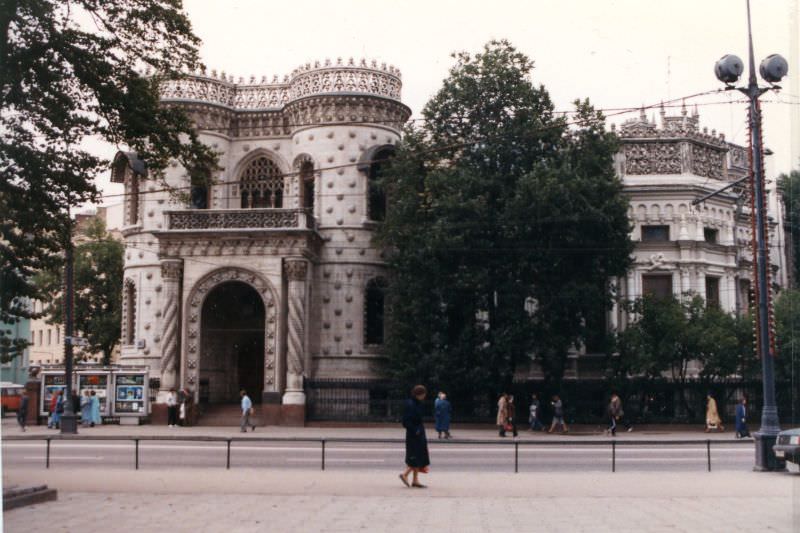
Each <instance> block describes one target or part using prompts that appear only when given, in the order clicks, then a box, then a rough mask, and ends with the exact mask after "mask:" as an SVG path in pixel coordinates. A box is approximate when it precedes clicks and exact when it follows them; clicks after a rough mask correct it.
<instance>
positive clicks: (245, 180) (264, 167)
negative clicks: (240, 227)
mask: <svg viewBox="0 0 800 533" xmlns="http://www.w3.org/2000/svg"><path fill="white" fill-rule="evenodd" d="M239 188H240V190H241V196H242V207H243V208H254V207H283V175H282V173H281V171H280V169H279V168H278V165H276V164H275V162H274V161H273V160H272V159H270V158H268V157H266V156H262V157H258V158H256V159H254V160H253V161H251V162H250V164H248V165H247V167H246V168H245V169H244V171H243V172H242V175H241V178H240V180H239Z"/></svg>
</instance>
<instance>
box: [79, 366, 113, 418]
mask: <svg viewBox="0 0 800 533" xmlns="http://www.w3.org/2000/svg"><path fill="white" fill-rule="evenodd" d="M78 389H79V392H80V395H81V397H83V396H85V395H86V391H89V394H91V391H94V393H95V395H96V396H97V399H98V400H99V401H100V414H101V415H108V414H109V413H108V374H78Z"/></svg>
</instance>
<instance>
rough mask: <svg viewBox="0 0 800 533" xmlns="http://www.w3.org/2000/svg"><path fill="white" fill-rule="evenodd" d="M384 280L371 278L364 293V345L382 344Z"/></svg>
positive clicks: (384, 297) (384, 298)
mask: <svg viewBox="0 0 800 533" xmlns="http://www.w3.org/2000/svg"><path fill="white" fill-rule="evenodd" d="M385 300H386V280H385V279H383V278H373V279H371V280H369V282H367V287H366V290H365V291H364V344H383V340H384V333H385V332H384V328H385V309H384V307H385Z"/></svg>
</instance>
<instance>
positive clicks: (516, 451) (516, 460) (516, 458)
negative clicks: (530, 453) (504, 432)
mask: <svg viewBox="0 0 800 533" xmlns="http://www.w3.org/2000/svg"><path fill="white" fill-rule="evenodd" d="M514 473H515V474H519V441H516V440H515V441H514Z"/></svg>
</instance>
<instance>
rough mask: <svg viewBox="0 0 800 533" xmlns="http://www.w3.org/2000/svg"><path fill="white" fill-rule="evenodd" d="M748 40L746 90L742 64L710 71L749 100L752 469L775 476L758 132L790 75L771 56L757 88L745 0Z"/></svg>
mask: <svg viewBox="0 0 800 533" xmlns="http://www.w3.org/2000/svg"><path fill="white" fill-rule="evenodd" d="M747 39H748V59H749V65H748V66H749V71H750V72H749V77H748V83H747V86H746V87H738V88H737V87H733V86H732V85H731V84H732V83H735V82H736V81H738V79H739V76H740V75H741V74H742V71H743V70H744V65H743V64H742V60H741V59H739V58H738V57H736V56H733V55H726V56H724V57H723V58H722V59H720V60H719V61H718V62H717V64H716V65H715V67H714V71H715V73H716V75H717V78H718V79H719V80H720V81H722V82H724V83H726V84H728V88H729V89H736V90H738V91H740V92H741V93H743V94H744V95H745V96H747V99H748V100H749V109H748V111H749V113H748V114H749V127H750V162H751V171H752V174H751V176H750V179H751V180H752V182H751V184H752V187H751V190H752V193H753V217H754V225H753V226H754V227H753V230H754V235H753V243H754V250H753V252H754V253H753V256H754V257H753V261H754V263H755V266H756V269H755V270H756V272H755V274H756V293H757V296H758V309H757V313H756V318H757V322H756V340H757V350H758V355H759V357H760V358H761V365H762V386H763V392H764V399H763V405H762V409H761V427H760V428H759V430H758V431H757V432H756V433H755V434H754V438H755V444H756V447H755V448H756V449H755V452H756V457H755V467H754V469H755V470H758V471H773V470H783V469H785V468H786V463H785V462H783V461H779V460H778V459H777V458H776V457H775V453H774V452H773V451H772V447H773V446H774V444H775V441H776V439H777V436H778V433H779V432H780V424H779V421H778V407H777V405H776V402H775V374H774V359H773V358H774V356H775V354H774V349H773V347H774V343H773V340H772V331H771V329H770V284H769V253H768V249H767V246H768V244H767V243H768V235H767V220H766V191H765V181H764V147H763V143H762V132H761V107H760V103H759V101H758V99H759V97H760V96H761V95H762V94H764V93H765V92H766V91H768V90H770V89H779V88H780V87H778V86H776V85H774V84H775V83H777V82H779V81H780V80H781V78H783V76H785V75H786V73H787V71H788V64H787V63H786V60H785V59H783V58H782V57H781V56H779V55H775V54H774V55H771V56H769V57H767V58H766V59H765V60H764V61H762V62H761V66H760V72H761V77H762V78H764V80H765V81H767V82H768V83H770V85H771V86H770V87H767V88H763V87H759V86H758V81H757V79H756V68H755V59H754V56H753V34H752V29H751V24H750V1H749V0H747Z"/></svg>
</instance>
